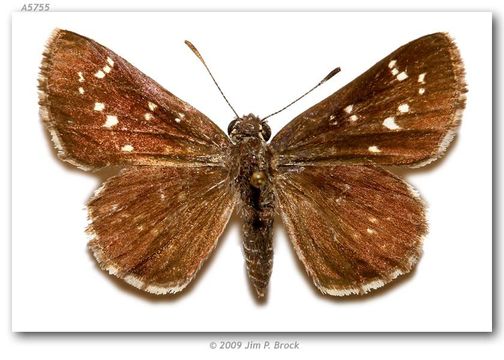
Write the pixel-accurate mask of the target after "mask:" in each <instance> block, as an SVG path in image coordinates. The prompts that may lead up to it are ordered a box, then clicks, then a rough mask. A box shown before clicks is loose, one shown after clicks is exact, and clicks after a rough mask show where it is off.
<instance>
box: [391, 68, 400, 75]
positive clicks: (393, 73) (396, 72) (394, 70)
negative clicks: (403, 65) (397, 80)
mask: <svg viewBox="0 0 504 360" xmlns="http://www.w3.org/2000/svg"><path fill="white" fill-rule="evenodd" d="M397 74H399V70H397V69H396V68H393V69H392V75H394V76H396V75H397Z"/></svg>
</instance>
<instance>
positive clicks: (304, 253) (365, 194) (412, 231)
mask: <svg viewBox="0 0 504 360" xmlns="http://www.w3.org/2000/svg"><path fill="white" fill-rule="evenodd" d="M275 195H276V199H277V209H278V211H279V213H280V215H281V217H282V220H283V223H284V225H285V227H286V229H287V233H288V236H289V238H290V240H291V242H292V244H293V246H294V249H295V250H296V253H297V255H298V257H299V259H300V260H301V262H302V263H303V264H304V266H305V269H306V271H307V272H308V275H309V276H310V277H311V278H312V280H313V282H314V283H315V285H316V286H317V287H318V288H319V289H320V291H321V292H323V293H327V294H330V295H338V296H340V295H349V294H364V293H366V292H368V291H370V290H372V289H375V288H378V287H381V286H383V285H384V284H385V283H387V282H389V281H391V280H393V279H394V278H396V277H397V276H399V275H401V274H404V273H407V272H409V271H410V270H411V269H412V267H413V266H414V265H415V264H416V262H417V261H418V259H419V257H420V255H421V246H422V238H423V236H424V234H425V233H426V230H427V226H426V221H425V214H424V210H423V204H422V202H421V200H420V198H419V196H418V194H417V193H416V191H415V190H414V189H413V188H412V187H411V186H409V185H408V184H407V183H405V182H404V181H402V180H401V179H399V178H398V177H396V176H394V175H392V174H391V173H389V172H388V171H386V170H383V169H380V168H379V167H376V166H372V165H370V166H353V165H341V166H325V167H313V166H307V167H305V168H302V169H298V170H297V171H284V172H282V173H281V174H279V175H278V176H277V177H276V178H275Z"/></svg>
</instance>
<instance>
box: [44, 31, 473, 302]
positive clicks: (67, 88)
mask: <svg viewBox="0 0 504 360" xmlns="http://www.w3.org/2000/svg"><path fill="white" fill-rule="evenodd" d="M193 51H195V49H193ZM197 55H198V54H197ZM205 66H206V65H205ZM466 91H467V89H466V85H465V81H464V67H463V63H462V60H461V57H460V55H459V51H458V49H457V46H456V45H455V43H454V41H453V40H452V39H451V38H450V36H449V35H448V34H446V33H434V34H431V35H427V36H424V37H421V38H419V39H417V40H414V41H412V42H410V43H408V44H406V45H404V46H402V47H400V48H398V49H397V50H396V51H394V52H392V53H391V54H390V55H388V56H386V57H385V58H384V59H382V60H381V61H379V62H378V63H376V64H375V65H374V66H372V67H371V68H370V69H369V70H367V71H366V72H364V73H363V74H362V75H360V76H359V77H357V78H356V79H355V80H353V81H352V82H350V83H349V84H348V85H346V86H344V87H343V88H341V89H340V90H339V91H337V92H335V93H334V94H332V95H330V96H329V97H327V98H326V99H325V100H323V101H321V102H319V103H318V104H316V105H314V106H313V107H311V108H309V109H308V110H306V111H304V112H303V113H301V114H300V115H298V116H297V117H295V118H294V119H293V120H292V121H291V122H290V123H288V124H287V125H286V126H285V127H284V128H283V129H282V130H280V132H278V133H277V134H276V135H275V136H274V137H273V138H272V139H271V141H270V142H268V140H269V138H270V137H271V130H270V127H269V126H268V123H267V121H266V119H265V118H260V117H258V116H256V115H253V114H249V115H244V116H241V117H240V116H238V115H237V116H236V118H235V119H233V120H232V121H231V123H230V124H229V127H228V135H226V134H225V133H224V132H223V131H222V130H221V129H220V128H219V127H218V126H217V125H215V124H214V123H213V122H212V121H211V120H210V119H209V118H208V117H207V116H205V115H204V114H203V113H201V112H200V111H198V110H197V109H195V108H194V107H192V106H191V105H189V104H188V103H186V102H184V101H182V100H181V99H179V98H177V97H176V96H175V95H173V94H172V93H170V92H169V91H167V90H165V89H164V88H163V87H161V86H160V85H159V84H157V83H156V82H155V81H154V80H152V79H150V78H149V77H148V76H146V75H144V74H143V73H141V72H140V71H139V70H137V69H136V68H135V67H134V66H133V65H131V64H130V63H128V62H127V61H126V60H124V59H123V58H121V57H120V56H119V55H117V54H115V53H114V52H112V51H111V50H109V49H107V48H106V47H104V46H102V45H100V44H98V43H97V42H95V41H93V40H91V39H88V38H86V37H84V36H81V35H78V34H76V33H73V32H70V31H66V30H60V29H57V30H55V31H54V32H53V34H52V36H51V37H50V39H49V41H48V43H47V45H46V49H45V52H44V54H43V60H42V64H41V70H40V78H39V104H40V114H41V118H42V121H43V124H44V125H45V127H46V128H47V130H48V131H49V133H50V135H51V137H52V142H53V144H54V147H55V148H56V150H57V155H58V157H59V158H60V159H61V160H63V161H66V162H68V163H70V164H73V165H75V166H77V167H79V168H80V169H83V170H91V171H94V170H97V169H100V168H104V167H108V166H121V167H122V170H121V171H120V172H119V173H118V174H117V175H116V176H113V177H111V178H109V179H108V180H106V181H105V182H104V184H103V185H102V186H101V187H100V188H99V189H98V190H96V192H95V193H94V195H93V196H92V197H91V199H90V200H89V202H88V205H87V207H88V217H89V226H88V228H87V232H88V233H89V234H90V236H91V240H90V242H89V248H90V250H91V252H92V253H93V255H94V257H95V258H96V260H97V262H98V263H99V265H100V267H101V268H102V269H104V270H106V271H108V272H109V273H110V274H112V275H115V276H117V277H118V278H121V279H123V280H124V281H125V282H127V283H129V284H131V285H132V286H134V287H136V288H138V289H141V290H144V291H147V292H150V293H154V294H167V293H177V292H179V291H182V290H183V289H184V288H185V287H186V286H187V285H188V284H189V283H190V282H191V280H192V279H193V278H194V277H195V276H196V274H197V272H198V270H199V269H200V268H201V266H202V265H203V263H204V262H205V260H206V259H207V258H208V257H209V255H210V254H211V252H212V250H213V249H214V248H215V247H216V244H217V241H218V239H219V237H220V235H221V234H222V232H223V231H224V229H225V227H226V224H227V223H228V221H229V219H230V216H231V214H232V213H233V211H236V212H237V213H238V214H239V215H240V217H241V219H242V222H243V226H242V232H243V250H244V255H245V261H246V268H247V273H248V277H249V280H250V283H251V285H252V287H253V289H254V291H255V294H256V295H257V297H258V298H259V299H264V297H265V295H266V293H267V288H268V282H269V279H270V275H271V271H272V265H273V246H272V229H273V221H274V217H275V214H279V215H280V218H281V220H282V222H283V225H284V226H285V228H286V231H287V234H288V237H289V239H290V241H291V242H292V245H293V247H294V249H295V252H296V254H297V256H298V257H299V260H300V261H301V263H302V264H303V265H304V268H305V269H306V272H307V273H308V275H309V277H310V278H311V279H312V280H313V283H314V285H315V286H316V287H317V288H318V289H319V290H320V291H321V292H322V293H324V294H329V295H334V296H343V295H351V294H359V295H361V294H365V293H368V292H369V291H371V290H373V289H376V288H379V287H381V286H383V285H385V284H387V283H389V282H390V281H392V280H393V279H395V278H396V277H398V276H399V275H402V274H405V273H408V272H409V271H411V270H412V269H413V268H414V266H415V265H416V263H417V262H418V261H419V258H420V256H421V253H422V241H423V238H424V236H425V235H426V233H427V222H426V216H425V209H424V208H425V207H424V204H423V202H422V199H421V198H420V196H419V194H418V192H417V191H416V190H415V189H414V188H413V187H412V186H410V185H409V184H408V183H406V182H405V181H404V180H402V179H401V178H399V177H398V176H396V175H394V174H393V173H391V172H389V171H388V170H386V169H384V168H383V167H382V166H390V165H394V166H404V167H420V166H424V165H426V164H429V163H431V162H432V161H435V160H436V159H438V158H439V157H440V156H442V155H443V153H444V152H445V150H446V149H447V147H448V145H449V144H450V143H451V141H452V140H453V138H454V136H455V135H456V131H457V128H458V127H459V124H460V119H461V115H462V111H463V109H464V106H465V93H466Z"/></svg>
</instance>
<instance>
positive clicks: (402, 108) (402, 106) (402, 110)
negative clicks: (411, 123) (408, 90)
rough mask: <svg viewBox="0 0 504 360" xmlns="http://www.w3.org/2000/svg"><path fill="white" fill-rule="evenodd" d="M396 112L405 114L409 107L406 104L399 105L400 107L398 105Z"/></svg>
mask: <svg viewBox="0 0 504 360" xmlns="http://www.w3.org/2000/svg"><path fill="white" fill-rule="evenodd" d="M397 110H399V111H400V112H402V113H407V112H408V111H409V105H408V104H401V105H399V107H398V108H397Z"/></svg>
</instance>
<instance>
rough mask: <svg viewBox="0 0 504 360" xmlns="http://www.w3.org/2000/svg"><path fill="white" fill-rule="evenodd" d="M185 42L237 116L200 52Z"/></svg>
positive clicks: (188, 42)
mask: <svg viewBox="0 0 504 360" xmlns="http://www.w3.org/2000/svg"><path fill="white" fill-rule="evenodd" d="M184 42H185V44H186V45H187V46H188V47H189V49H191V51H192V52H193V53H194V55H196V56H197V57H198V59H200V61H201V62H202V63H203V65H204V66H205V69H207V71H208V73H209V74H210V76H211V78H212V80H213V82H214V83H215V85H216V86H217V89H219V91H220V93H221V95H222V97H223V98H224V100H226V102H227V104H228V105H229V107H230V108H231V110H233V112H234V113H235V115H236V117H237V118H239V116H238V113H237V112H236V111H235V109H234V108H233V107H232V106H231V104H230V103H229V101H228V99H227V97H226V95H224V93H223V92H222V89H221V88H220V86H219V84H218V83H217V80H215V78H214V76H213V75H212V72H211V71H210V69H209V68H208V66H207V64H206V63H205V60H203V56H201V54H200V52H199V51H198V49H196V46H194V45H193V44H192V43H191V42H190V41H188V40H186V41H184Z"/></svg>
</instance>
